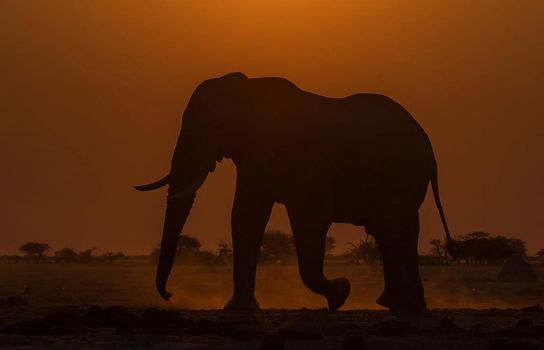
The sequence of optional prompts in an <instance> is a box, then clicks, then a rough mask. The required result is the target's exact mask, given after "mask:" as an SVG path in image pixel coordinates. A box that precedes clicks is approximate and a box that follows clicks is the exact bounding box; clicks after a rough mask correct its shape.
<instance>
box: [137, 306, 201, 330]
mask: <svg viewBox="0 0 544 350" xmlns="http://www.w3.org/2000/svg"><path fill="white" fill-rule="evenodd" d="M191 323H192V322H191V321H190V320H189V319H185V318H184V317H183V316H181V314H180V313H179V312H177V311H174V310H161V309H157V308H147V309H145V310H144V312H143V314H142V317H141V318H140V321H139V326H140V327H142V328H143V329H144V331H146V332H150V333H172V332H176V331H178V330H179V329H180V328H183V327H188V326H190V325H191Z"/></svg>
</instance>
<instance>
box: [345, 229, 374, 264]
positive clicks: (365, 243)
mask: <svg viewBox="0 0 544 350" xmlns="http://www.w3.org/2000/svg"><path fill="white" fill-rule="evenodd" d="M347 244H348V245H349V246H350V248H349V249H348V251H347V252H346V253H345V256H346V257H347V258H348V261H349V262H353V263H355V264H356V265H359V264H360V263H361V260H362V261H364V262H365V263H367V264H370V263H373V262H375V261H376V260H379V259H380V249H379V247H378V244H377V243H376V240H375V239H374V237H372V236H370V235H367V236H366V237H365V239H361V240H360V241H359V243H357V244H354V243H351V242H348V243H347Z"/></svg>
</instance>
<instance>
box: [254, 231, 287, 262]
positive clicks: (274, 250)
mask: <svg viewBox="0 0 544 350" xmlns="http://www.w3.org/2000/svg"><path fill="white" fill-rule="evenodd" d="M294 256H295V245H294V242H293V237H292V236H291V235H290V234H288V233H284V232H282V231H279V230H273V231H266V232H265V233H264V235H263V240H262V244H261V259H262V261H269V262H272V263H275V264H282V265H285V264H287V263H289V262H290V261H291V259H292V258H293V257H294Z"/></svg>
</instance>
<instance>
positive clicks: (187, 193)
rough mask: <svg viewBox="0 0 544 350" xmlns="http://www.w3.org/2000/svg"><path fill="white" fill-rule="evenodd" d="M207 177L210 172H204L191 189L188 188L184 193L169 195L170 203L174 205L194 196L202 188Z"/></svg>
mask: <svg viewBox="0 0 544 350" xmlns="http://www.w3.org/2000/svg"><path fill="white" fill-rule="evenodd" d="M207 176H208V172H203V173H202V174H200V176H199V177H198V178H197V179H196V180H195V181H194V182H193V183H192V184H191V185H190V186H189V187H187V188H186V189H184V190H183V191H179V192H177V193H172V194H170V195H168V198H167V200H168V202H169V203H172V202H175V201H178V200H180V199H182V198H185V197H187V196H190V195H193V194H194V193H195V192H196V190H198V189H199V188H200V186H202V184H203V183H204V180H206V177H207Z"/></svg>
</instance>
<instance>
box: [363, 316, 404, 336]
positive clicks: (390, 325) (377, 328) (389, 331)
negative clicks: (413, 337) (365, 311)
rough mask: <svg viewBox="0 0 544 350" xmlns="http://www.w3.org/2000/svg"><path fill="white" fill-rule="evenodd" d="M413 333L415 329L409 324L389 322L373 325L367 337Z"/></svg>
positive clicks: (396, 321)
mask: <svg viewBox="0 0 544 350" xmlns="http://www.w3.org/2000/svg"><path fill="white" fill-rule="evenodd" d="M414 332H415V328H414V327H412V325H411V324H410V323H409V322H406V321H398V320H390V321H385V322H381V323H378V324H376V325H374V326H373V327H372V328H371V329H370V330H369V331H368V335H402V334H411V333H414Z"/></svg>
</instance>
